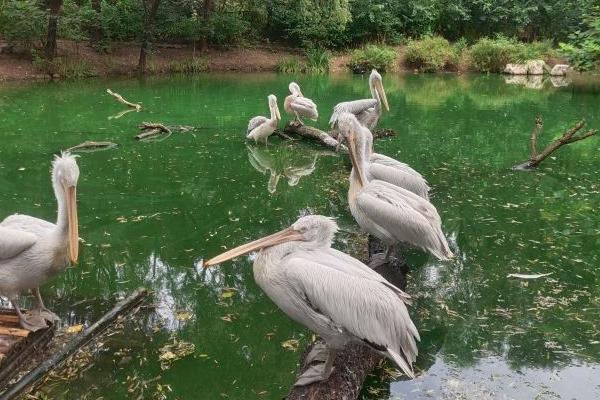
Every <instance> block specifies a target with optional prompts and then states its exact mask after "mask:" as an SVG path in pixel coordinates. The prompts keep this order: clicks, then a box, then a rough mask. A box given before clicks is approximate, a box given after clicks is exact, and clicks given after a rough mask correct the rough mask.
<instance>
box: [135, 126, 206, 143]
mask: <svg viewBox="0 0 600 400" xmlns="http://www.w3.org/2000/svg"><path fill="white" fill-rule="evenodd" d="M139 128H140V129H141V130H142V131H141V132H140V133H138V134H137V135H135V138H136V139H137V140H142V139H149V138H152V137H155V136H158V135H162V134H165V135H166V136H165V138H164V139H166V138H167V137H169V135H171V134H172V133H173V132H179V133H188V132H192V131H194V130H195V129H196V128H195V127H193V126H189V125H175V126H167V125H164V124H161V123H158V122H142V123H141V124H140V125H139Z"/></svg>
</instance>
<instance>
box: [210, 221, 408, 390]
mask: <svg viewBox="0 0 600 400" xmlns="http://www.w3.org/2000/svg"><path fill="white" fill-rule="evenodd" d="M337 229H338V227H337V224H336V223H335V222H334V221H333V220H332V219H331V218H327V217H323V216H321V215H308V216H305V217H302V218H300V219H299V220H298V221H296V222H295V223H294V224H293V225H292V226H291V227H289V228H287V229H284V230H282V231H280V232H278V233H275V234H273V235H270V236H267V237H265V238H262V239H259V240H255V241H253V242H250V243H248V244H245V245H242V246H240V247H237V248H235V249H233V250H229V251H227V252H225V253H223V254H221V255H219V256H217V257H214V258H212V259H210V260H208V261H207V262H206V263H204V266H205V267H207V266H210V265H214V264H219V263H222V262H225V261H227V260H230V259H232V258H234V257H238V256H241V255H243V254H246V253H249V252H251V251H254V250H260V251H259V253H258V256H257V257H256V259H255V260H254V267H253V272H254V279H255V280H256V283H257V284H258V285H259V286H260V287H261V288H262V290H264V292H265V293H266V294H267V296H269V297H270V298H271V300H273V302H275V304H277V306H279V308H280V309H281V310H282V311H283V312H285V313H286V314H287V315H288V316H289V317H290V318H292V319H293V320H295V321H296V322H299V323H300V324H302V325H304V326H306V327H307V328H309V329H311V330H312V331H313V332H315V333H317V334H319V336H321V338H323V340H324V341H325V342H326V345H327V348H328V350H329V352H328V357H327V359H326V362H325V363H324V364H318V365H316V366H313V367H311V368H310V369H309V370H307V371H306V372H305V373H304V374H302V375H301V376H300V377H299V379H298V381H297V382H296V385H298V386H301V385H307V384H310V383H312V382H317V381H322V380H327V379H328V378H329V376H330V374H331V372H332V370H333V361H334V360H335V356H336V352H337V350H340V349H342V348H343V347H344V346H345V345H346V344H347V343H350V342H356V343H361V344H363V345H367V346H369V347H371V348H372V349H373V350H375V351H377V352H378V353H380V354H382V355H384V356H386V357H388V358H390V359H392V360H393V361H394V362H395V363H396V364H397V365H398V367H400V368H401V369H402V371H403V372H404V373H405V374H406V375H407V376H409V377H411V378H412V377H414V373H413V370H412V365H411V364H412V362H414V361H415V359H416V356H417V344H416V340H419V333H418V332H417V328H416V327H415V325H414V324H413V322H412V321H411V319H410V316H409V314H408V310H407V308H406V304H408V303H409V299H410V296H408V295H407V294H406V293H404V292H403V291H402V290H400V289H399V288H397V287H396V286H394V285H392V284H391V283H389V282H388V281H386V280H385V279H384V278H383V277H382V276H381V275H379V274H378V273H376V272H375V271H373V270H372V269H370V268H369V267H367V266H366V265H365V264H363V263H361V262H360V261H358V260H356V259H355V258H352V257H350V256H348V255H347V254H345V253H342V252H341V251H338V250H335V249H332V248H331V242H332V240H333V237H334V235H335V233H336V231H337Z"/></svg>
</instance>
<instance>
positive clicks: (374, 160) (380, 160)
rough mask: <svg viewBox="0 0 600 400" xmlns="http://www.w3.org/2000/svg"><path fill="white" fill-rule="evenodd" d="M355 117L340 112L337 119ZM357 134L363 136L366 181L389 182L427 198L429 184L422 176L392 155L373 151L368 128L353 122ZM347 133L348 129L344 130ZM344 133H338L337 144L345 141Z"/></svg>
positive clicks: (371, 137) (371, 138)
mask: <svg viewBox="0 0 600 400" xmlns="http://www.w3.org/2000/svg"><path fill="white" fill-rule="evenodd" d="M343 118H355V117H354V116H353V115H352V114H350V113H345V115H344V113H342V114H341V115H340V116H339V117H338V119H339V120H341V119H343ZM355 127H356V132H357V134H359V135H361V136H362V137H363V140H362V141H363V145H364V149H363V151H364V153H365V163H366V165H365V178H366V180H367V181H369V182H370V181H372V180H374V179H377V180H381V181H384V182H388V183H391V184H392V185H396V186H399V187H401V188H404V189H406V190H409V191H411V192H413V193H414V194H416V195H417V196H420V197H422V198H424V199H425V200H429V185H428V184H427V181H426V180H425V178H423V176H422V175H421V174H420V173H418V172H417V171H415V170H414V169H413V168H411V167H410V166H409V165H408V164H405V163H403V162H400V161H398V160H396V159H394V158H392V157H388V156H386V155H383V154H378V153H375V152H373V134H372V133H371V131H370V130H369V128H367V127H365V126H360V125H358V124H355ZM344 133H345V134H348V130H346V131H345V132H344ZM347 139H348V138H347V137H346V136H345V135H344V134H340V135H338V144H340V145H341V143H342V141H347Z"/></svg>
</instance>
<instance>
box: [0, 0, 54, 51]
mask: <svg viewBox="0 0 600 400" xmlns="http://www.w3.org/2000/svg"><path fill="white" fill-rule="evenodd" d="M47 20H48V17H47V13H46V12H45V11H42V10H41V9H40V7H39V6H38V2H37V1H36V0H8V1H0V36H4V37H5V38H6V39H7V41H8V43H9V44H11V45H15V44H21V45H23V46H24V47H25V48H27V49H31V47H33V44H34V42H36V41H40V42H41V41H42V37H43V35H44V33H45V31H46V24H47Z"/></svg>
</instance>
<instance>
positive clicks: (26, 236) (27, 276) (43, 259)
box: [0, 153, 79, 331]
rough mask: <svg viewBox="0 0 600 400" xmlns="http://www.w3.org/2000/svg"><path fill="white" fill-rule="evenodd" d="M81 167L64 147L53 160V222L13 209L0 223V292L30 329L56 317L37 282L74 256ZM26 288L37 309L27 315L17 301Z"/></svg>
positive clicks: (77, 237)
mask: <svg viewBox="0 0 600 400" xmlns="http://www.w3.org/2000/svg"><path fill="white" fill-rule="evenodd" d="M78 179H79V167H78V166H77V162H76V161H75V156H72V155H70V154H69V153H63V154H62V155H61V156H60V157H59V156H56V158H55V159H54V162H53V163H52V187H53V189H54V195H55V196H56V201H57V202H58V216H57V219H56V224H53V223H51V222H47V221H44V220H42V219H39V218H35V217H30V216H28V215H20V214H14V215H11V216H9V217H7V218H5V219H4V221H2V222H1V223H0V294H2V295H3V296H6V297H8V299H9V300H10V301H11V303H12V305H13V307H14V308H15V311H16V312H17V315H18V316H19V322H20V324H21V326H22V327H23V328H25V329H29V330H32V331H35V330H38V329H41V328H45V327H46V326H47V324H46V321H52V320H56V319H58V317H57V316H56V314H54V313H52V312H51V311H49V310H48V309H46V307H45V306H44V302H43V301H42V297H41V295H40V289H39V287H40V286H41V285H43V284H44V283H46V281H48V280H49V279H51V278H52V277H54V276H55V275H56V274H58V273H59V272H61V271H63V270H64V269H65V267H66V266H67V265H68V264H69V262H70V263H72V264H75V263H76V262H77V258H78V254H79V243H78V240H79V232H78V224H77V201H76V189H77V180H78ZM27 289H30V290H32V291H33V292H34V294H35V299H36V309H35V310H33V311H32V312H30V313H28V315H25V314H23V313H22V311H21V309H20V308H19V304H18V302H17V296H18V295H19V293H21V292H23V291H25V290H27Z"/></svg>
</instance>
